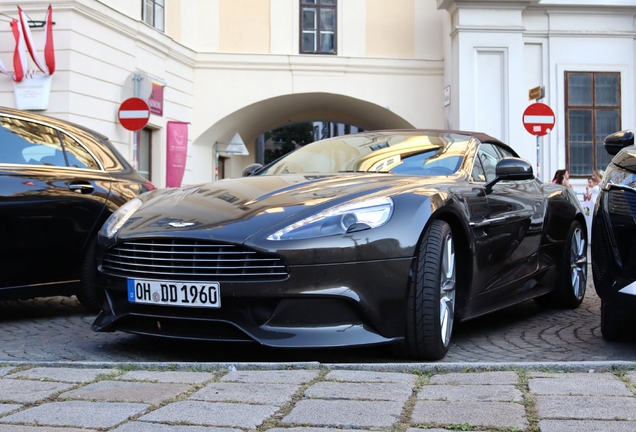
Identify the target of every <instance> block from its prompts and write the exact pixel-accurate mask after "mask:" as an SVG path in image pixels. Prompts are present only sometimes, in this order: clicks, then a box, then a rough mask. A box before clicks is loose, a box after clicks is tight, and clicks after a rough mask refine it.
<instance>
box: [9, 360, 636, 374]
mask: <svg viewBox="0 0 636 432" xmlns="http://www.w3.org/2000/svg"><path fill="white" fill-rule="evenodd" d="M4 366H8V367H17V366H38V367H68V368H120V369H124V368H126V369H134V370H157V371H162V370H174V371H184V370H188V371H201V372H207V371H218V370H223V369H229V370H292V369H295V370H300V369H326V370H361V371H383V372H404V371H419V372H464V371H471V372H476V371H503V370H509V369H519V370H536V369H550V370H555V371H562V372H588V371H594V372H601V371H611V370H629V369H636V361H590V362H506V363H503V362H502V363H320V362H281V363H273V362H267V363H260V362H236V363H231V362H227V363H225V362H224V363H206V362H49V361H44V362H30V361H5V362H0V367H4Z"/></svg>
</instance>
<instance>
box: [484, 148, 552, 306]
mask: <svg viewBox="0 0 636 432" xmlns="http://www.w3.org/2000/svg"><path fill="white" fill-rule="evenodd" d="M512 156H514V155H513V154H512V153H511V152H509V151H508V150H507V149H506V148H505V147H500V146H497V145H495V144H490V143H482V144H481V146H480V149H479V159H480V161H481V163H482V165H483V169H484V176H485V180H486V182H489V181H492V180H493V179H494V178H495V169H496V165H497V162H498V161H499V160H501V159H502V158H503V157H512ZM543 210H544V203H543V200H542V193H541V190H540V188H539V185H538V183H537V181H536V180H535V179H532V180H521V181H500V182H498V183H496V184H495V185H494V186H493V187H492V191H491V192H490V193H489V194H488V217H487V218H486V219H485V220H484V221H483V222H482V223H481V224H478V227H479V228H481V232H482V236H481V237H480V238H476V245H475V248H476V254H477V262H478V268H479V276H478V277H479V279H480V281H479V284H478V285H479V289H478V291H477V292H476V293H475V294H476V297H477V298H476V301H475V302H474V305H475V307H476V308H478V309H481V308H496V307H501V305H505V304H508V303H514V302H515V301H517V299H518V298H520V297H523V296H524V295H526V293H527V291H528V290H530V289H532V288H533V286H534V282H533V280H527V279H528V278H530V277H531V276H533V275H534V274H535V272H536V270H537V268H538V253H537V252H538V250H539V246H540V242H541V228H542V224H543ZM475 228H477V226H476V227H475ZM475 228H474V231H475Z"/></svg>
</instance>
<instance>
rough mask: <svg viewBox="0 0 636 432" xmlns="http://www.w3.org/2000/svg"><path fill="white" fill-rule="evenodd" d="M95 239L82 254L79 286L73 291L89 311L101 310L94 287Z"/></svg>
mask: <svg viewBox="0 0 636 432" xmlns="http://www.w3.org/2000/svg"><path fill="white" fill-rule="evenodd" d="M96 241H97V240H96V239H94V240H93V241H92V242H91V244H90V245H89V247H88V249H87V250H86V254H85V255H84V262H83V263H82V269H81V274H80V278H81V281H80V288H79V290H78V292H76V293H75V295H76V296H77V299H78V300H79V302H80V303H81V304H82V306H84V307H85V308H86V309H88V310H89V311H91V312H96V313H97V312H99V311H100V310H102V306H101V304H102V303H101V301H100V299H99V295H98V294H97V288H96V287H95V270H96V265H95V246H96Z"/></svg>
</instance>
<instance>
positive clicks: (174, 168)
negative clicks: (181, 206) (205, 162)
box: [166, 121, 188, 187]
mask: <svg viewBox="0 0 636 432" xmlns="http://www.w3.org/2000/svg"><path fill="white" fill-rule="evenodd" d="M167 134H168V136H167V140H166V142H167V145H168V152H167V157H166V164H167V166H166V187H179V186H181V181H182V180H183V172H184V171H185V164H186V154H187V152H188V123H185V122H176V121H169V122H168V130H167Z"/></svg>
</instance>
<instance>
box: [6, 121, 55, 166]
mask: <svg viewBox="0 0 636 432" xmlns="http://www.w3.org/2000/svg"><path fill="white" fill-rule="evenodd" d="M0 163H10V164H29V165H49V166H66V160H65V159H64V153H63V149H62V144H61V143H60V140H59V138H58V136H57V131H56V130H55V129H53V128H51V127H48V126H45V125H42V124H39V123H33V122H29V121H26V120H21V119H16V118H11V117H0Z"/></svg>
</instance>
